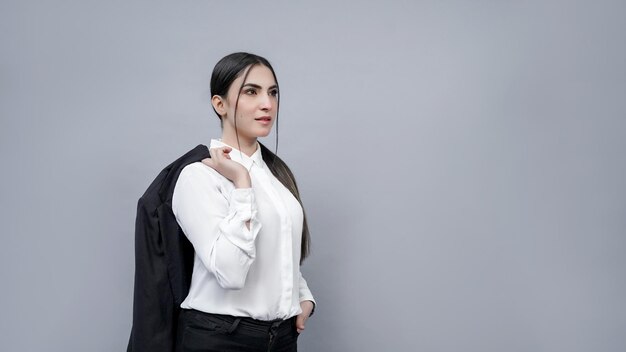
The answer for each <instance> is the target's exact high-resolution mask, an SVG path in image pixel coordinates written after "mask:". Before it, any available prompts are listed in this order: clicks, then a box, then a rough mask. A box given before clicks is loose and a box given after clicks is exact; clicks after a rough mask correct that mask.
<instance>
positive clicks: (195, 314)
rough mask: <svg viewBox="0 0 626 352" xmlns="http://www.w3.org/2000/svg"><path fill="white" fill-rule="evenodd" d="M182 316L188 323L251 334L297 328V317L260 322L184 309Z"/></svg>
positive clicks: (252, 319)
mask: <svg viewBox="0 0 626 352" xmlns="http://www.w3.org/2000/svg"><path fill="white" fill-rule="evenodd" d="M181 315H184V319H185V320H187V321H194V320H195V321H198V322H204V323H211V324H215V325H219V326H222V327H229V328H228V329H229V330H230V329H233V330H234V329H235V328H239V329H244V330H248V331H251V332H259V333H267V332H268V331H269V330H276V329H279V328H280V329H287V330H288V329H290V328H291V327H293V326H295V320H296V317H295V316H293V317H291V318H287V319H275V320H258V319H254V318H250V317H238V316H233V315H226V314H215V313H206V312H202V311H199V310H195V309H182V310H181Z"/></svg>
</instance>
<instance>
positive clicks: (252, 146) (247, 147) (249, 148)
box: [222, 131, 257, 156]
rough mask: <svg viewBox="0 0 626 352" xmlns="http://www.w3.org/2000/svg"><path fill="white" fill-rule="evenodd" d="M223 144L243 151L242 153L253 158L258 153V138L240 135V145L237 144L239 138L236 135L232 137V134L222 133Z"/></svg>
mask: <svg viewBox="0 0 626 352" xmlns="http://www.w3.org/2000/svg"><path fill="white" fill-rule="evenodd" d="M222 142H224V143H226V144H228V145H230V146H231V147H233V148H237V149H239V150H241V152H242V153H244V154H246V155H247V156H252V154H254V152H256V142H257V139H256V138H247V137H244V136H242V135H241V134H240V135H239V143H237V136H236V135H235V134H234V133H232V135H231V133H226V131H224V132H222Z"/></svg>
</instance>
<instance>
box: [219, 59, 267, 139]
mask: <svg viewBox="0 0 626 352" xmlns="http://www.w3.org/2000/svg"><path fill="white" fill-rule="evenodd" d="M244 75H245V71H244V73H242V74H241V76H240V77H238V78H237V79H236V80H234V81H233V83H232V84H231V85H230V88H229V89H228V94H227V96H226V97H218V96H214V97H213V106H214V107H215V108H216V111H217V112H218V113H219V114H220V115H221V116H222V121H223V126H224V134H230V133H233V134H234V131H235V121H234V118H233V116H234V113H235V103H236V102H237V95H239V102H238V105H237V132H238V134H239V137H240V138H242V137H243V138H246V139H256V138H257V137H265V136H267V135H268V134H269V133H270V131H271V130H272V126H273V125H274V121H275V120H276V112H277V110H278V87H277V86H276V81H275V80H274V76H273V75H272V71H270V69H269V68H267V67H266V66H263V65H255V66H252V68H250V72H249V73H248V76H247V77H246V81H245V82H244V84H243V87H242V85H241V84H242V82H243V76H244ZM240 87H242V88H241V90H239V88H240Z"/></svg>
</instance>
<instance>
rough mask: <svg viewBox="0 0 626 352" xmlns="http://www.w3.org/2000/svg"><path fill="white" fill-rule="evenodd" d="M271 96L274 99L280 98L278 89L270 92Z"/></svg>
mask: <svg viewBox="0 0 626 352" xmlns="http://www.w3.org/2000/svg"><path fill="white" fill-rule="evenodd" d="M270 95H271V96H273V97H275V96H278V89H272V90H270Z"/></svg>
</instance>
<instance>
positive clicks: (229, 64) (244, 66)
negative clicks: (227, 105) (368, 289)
mask: <svg viewBox="0 0 626 352" xmlns="http://www.w3.org/2000/svg"><path fill="white" fill-rule="evenodd" d="M255 65H262V66H265V67H267V68H269V69H270V71H271V72H272V76H274V81H275V82H276V88H277V91H278V95H277V99H278V102H280V89H279V88H278V79H276V73H274V68H272V65H271V64H270V63H269V61H267V60H266V59H265V58H263V57H261V56H258V55H254V54H250V53H244V52H238V53H233V54H230V55H227V56H225V57H223V58H222V59H221V60H220V61H218V62H217V64H216V65H215V68H214V69H213V73H212V74H211V96H214V95H219V96H221V97H224V98H225V97H226V95H227V94H228V89H229V88H230V86H231V85H232V83H233V82H234V81H235V80H236V79H237V78H238V77H240V76H241V75H242V74H243V81H242V83H241V87H240V88H239V90H238V93H237V99H236V101H235V116H237V105H238V104H239V93H240V92H241V89H242V88H243V85H244V84H245V82H246V78H247V77H248V73H249V72H250V69H251V68H252V67H253V66H255ZM279 105H280V104H277V106H276V151H277V152H278V107H279ZM213 111H215V113H216V114H217V116H218V117H219V119H220V123H223V122H222V116H220V114H218V113H217V111H216V110H215V108H213ZM234 121H235V133H236V134H237V143H239V133H238V132H237V119H236V118H235V119H234ZM259 145H260V146H261V154H262V156H263V160H264V161H265V163H266V164H267V166H268V167H269V169H270V171H272V174H274V176H276V178H277V179H278V180H279V181H280V182H281V183H282V184H283V185H284V186H285V187H286V188H287V189H288V190H289V191H290V192H291V194H293V196H294V197H295V198H296V199H297V200H298V202H299V203H300V206H302V213H303V216H304V222H303V224H302V245H301V248H300V264H302V262H303V261H304V259H305V258H306V257H308V256H309V252H310V242H311V238H310V237H311V236H310V234H309V226H308V224H307V221H306V213H305V212H304V206H303V205H302V200H301V199H300V192H298V186H297V185H296V179H295V177H294V176H293V173H292V172H291V170H290V169H289V167H288V166H287V164H285V162H284V161H283V160H282V159H281V158H279V157H278V155H276V153H273V152H272V151H271V150H269V149H268V148H267V147H265V146H264V145H263V144H261V143H259ZM238 148H239V150H241V147H239V146H238Z"/></svg>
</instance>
